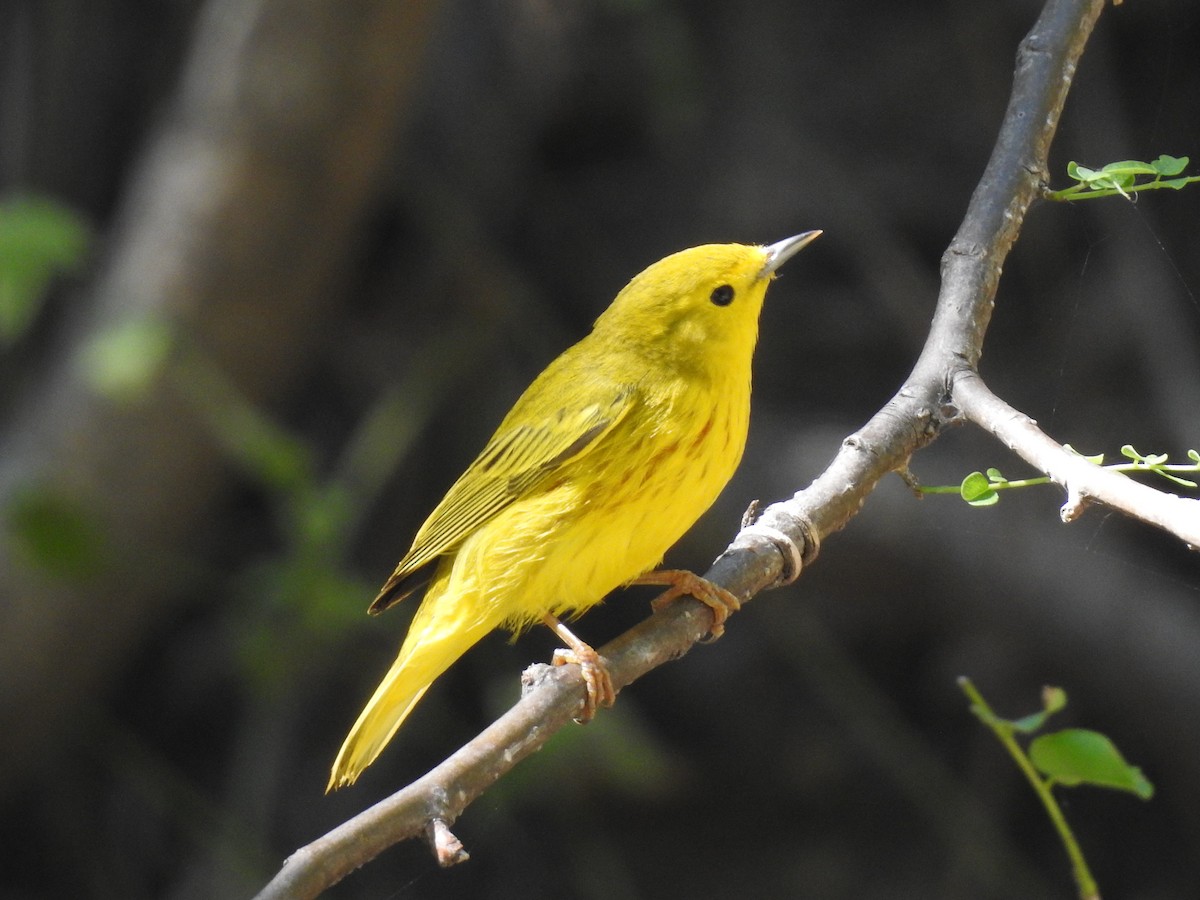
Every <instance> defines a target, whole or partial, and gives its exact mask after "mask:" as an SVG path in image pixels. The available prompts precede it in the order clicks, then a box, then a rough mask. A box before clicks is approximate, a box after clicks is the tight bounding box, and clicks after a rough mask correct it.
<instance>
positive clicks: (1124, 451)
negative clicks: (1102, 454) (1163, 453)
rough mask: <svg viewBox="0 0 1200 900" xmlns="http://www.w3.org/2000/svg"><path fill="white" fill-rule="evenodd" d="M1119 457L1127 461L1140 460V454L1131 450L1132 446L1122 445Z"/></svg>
mask: <svg viewBox="0 0 1200 900" xmlns="http://www.w3.org/2000/svg"><path fill="white" fill-rule="evenodd" d="M1121 455H1122V456H1124V457H1126V458H1127V459H1133V460H1138V459H1141V458H1142V454H1140V453H1138V452H1137V451H1136V450H1134V449H1133V444H1122V445H1121Z"/></svg>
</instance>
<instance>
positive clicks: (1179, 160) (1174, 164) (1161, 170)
mask: <svg viewBox="0 0 1200 900" xmlns="http://www.w3.org/2000/svg"><path fill="white" fill-rule="evenodd" d="M1189 162H1191V160H1189V159H1188V158H1187V157H1186V156H1168V155H1167V154H1166V153H1164V154H1162V155H1161V156H1160V157H1159V158H1158V159H1156V160H1155V161H1154V162H1153V163H1152V165H1153V166H1154V171H1155V172H1157V173H1158V174H1159V175H1178V174H1179V173H1180V172H1182V171H1183V170H1184V169H1186V168H1187V167H1188V163H1189Z"/></svg>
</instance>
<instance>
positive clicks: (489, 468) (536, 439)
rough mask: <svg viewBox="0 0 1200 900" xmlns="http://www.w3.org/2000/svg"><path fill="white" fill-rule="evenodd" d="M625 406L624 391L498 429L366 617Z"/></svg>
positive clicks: (590, 440)
mask: <svg viewBox="0 0 1200 900" xmlns="http://www.w3.org/2000/svg"><path fill="white" fill-rule="evenodd" d="M633 401H634V391H633V389H632V388H628V389H625V390H622V391H619V392H617V394H616V396H615V398H614V399H613V400H612V401H611V402H608V403H593V404H590V405H588V406H586V407H581V408H579V409H560V410H558V411H557V412H556V413H554V414H552V415H551V416H549V417H547V418H546V420H545V421H541V422H536V423H523V424H515V423H514V424H513V425H512V426H511V427H508V428H504V427H501V429H500V430H499V431H498V432H496V434H495V435H493V436H492V439H491V440H490V441H488V444H487V446H486V447H484V448H483V451H482V452H481V453H480V454H479V456H478V457H477V458H476V460H475V461H474V462H473V463H471V465H470V466H469V467H468V468H467V470H466V471H465V472H464V473H463V474H462V476H461V477H460V478H459V479H458V481H456V482H455V483H454V485H453V486H452V487H451V488H450V490H449V492H448V493H447V494H446V496H445V497H444V498H443V499H442V502H441V503H439V504H438V506H437V508H436V509H435V510H434V511H433V512H432V513H430V515H429V518H428V519H426V520H425V524H424V525H422V526H421V529H420V531H418V532H417V536H416V538H415V539H414V540H413V545H412V548H411V549H410V550H409V551H408V553H407V554H406V555H405V557H404V559H402V560H400V564H399V565H398V566H397V567H396V571H395V572H393V573H392V577H391V578H389V579H388V581H387V583H386V584H385V585H384V586H383V588H382V589H381V590H380V592H379V596H378V597H376V598H375V602H373V603H372V604H371V607H370V610H369V612H371V613H373V614H374V613H379V612H382V611H383V610H385V609H387V608H388V607H389V606H391V605H392V604H394V603H398V602H400V601H401V600H403V599H404V598H405V597H407V596H408V595H409V594H411V593H412V592H413V591H415V590H417V589H418V588H420V587H421V586H422V585H424V584H425V582H426V581H427V580H428V578H429V575H430V573H429V572H427V571H425V570H426V567H427V566H428V565H429V564H430V563H432V562H434V561H435V560H436V559H437V558H438V557H439V556H442V555H443V554H446V553H449V552H451V551H453V550H454V549H455V548H456V547H458V545H459V544H461V543H462V542H463V541H464V540H466V538H467V537H468V536H469V535H470V534H471V533H472V532H474V531H475V530H476V529H478V528H480V527H481V526H482V525H484V524H485V523H487V522H488V521H489V520H491V519H492V518H493V517H494V516H495V515H496V514H497V513H499V512H500V511H501V510H502V509H504V508H505V507H506V506H508V505H509V504H510V503H512V502H513V501H514V500H516V499H517V498H519V497H521V496H522V495H524V494H525V493H527V492H528V491H529V490H531V489H532V488H533V487H535V486H536V485H537V484H538V483H539V482H541V481H542V480H543V479H544V478H545V477H546V476H548V475H550V474H552V473H553V472H556V471H558V470H559V469H561V468H562V466H564V465H565V464H567V463H568V462H570V461H572V460H574V459H577V458H579V457H580V456H582V455H583V454H584V453H586V452H587V451H588V450H589V449H591V448H592V447H594V446H595V445H596V443H597V442H598V441H599V440H600V439H601V438H602V437H604V435H606V434H607V433H608V432H609V431H611V430H612V429H613V428H614V427H616V425H617V423H618V422H620V421H621V419H623V418H624V417H625V416H626V414H628V412H629V410H630V409H631V408H632V407H633Z"/></svg>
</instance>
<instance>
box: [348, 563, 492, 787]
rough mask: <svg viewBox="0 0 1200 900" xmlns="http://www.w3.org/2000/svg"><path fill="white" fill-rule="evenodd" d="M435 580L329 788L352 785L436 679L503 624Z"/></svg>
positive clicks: (351, 735)
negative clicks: (446, 590)
mask: <svg viewBox="0 0 1200 900" xmlns="http://www.w3.org/2000/svg"><path fill="white" fill-rule="evenodd" d="M440 587H441V585H440V584H435V585H434V586H433V587H432V588H431V589H430V592H429V593H428V594H426V596H425V600H424V602H422V604H421V608H420V609H419V610H417V614H416V616H415V617H414V618H413V622H412V625H411V626H410V628H409V630H408V636H407V637H406V638H405V639H404V645H403V646H402V647H401V648H400V655H399V656H397V657H396V661H395V662H394V663H392V667H391V669H389V670H388V673H387V675H386V676H384V679H383V681H382V682H380V685H379V687H377V688H376V689H375V693H374V694H373V695H372V696H371V699H370V700H368V701H367V705H366V708H365V709H363V711H362V713H360V714H359V717H358V721H357V722H355V723H354V727H353V728H351V729H350V733H349V734H348V735H347V736H346V740H345V741H344V742H343V743H342V749H341V750H339V751H338V755H337V759H336V760H334V762H333V769H332V771H331V772H330V775H329V785H328V786H327V787H326V788H325V792H326V793H328V792H329V791H331V790H334V789H336V788H340V787H346V786H347V785H351V784H354V782H355V780H357V778H358V776H359V775H361V774H362V772H363V770H364V769H365V768H366V767H367V766H369V765H370V764H371V763H372V762H374V761H375V757H377V756H378V755H379V753H380V751H381V750H383V748H384V747H385V746H387V743H388V741H390V740H391V739H392V735H394V734H395V733H396V729H398V728H399V727H400V725H401V723H402V722H403V721H404V720H405V718H407V717H408V714H409V713H410V712H412V710H413V707H415V706H416V705H417V701H419V700H420V699H421V697H422V696H424V694H425V691H426V690H427V689H428V688H429V685H431V684H432V683H433V681H434V679H435V678H437V677H438V676H439V675H441V674H442V673H443V672H445V671H446V669H448V668H449V667H450V666H451V664H452V663H453V662H454V661H455V660H456V659H458V658H459V657H460V656H462V655H463V654H464V653H466V652H467V650H469V649H470V648H471V646H473V645H474V644H475V643H476V642H477V641H479V640H480V639H481V638H482V637H483V636H484V635H485V634H487V633H488V632H489V631H491V630H492V629H493V628H495V627H496V626H497V625H498V624H499V623H498V622H494V621H491V620H490V618H488V617H486V616H479V615H477V614H476V615H471V613H472V612H475V613H477V612H478V610H471V609H470V607H471V605H472V604H469V603H464V602H463V598H462V597H458V596H455V595H448V594H444V593H442V592H441V591H439V590H438V589H439V588H440Z"/></svg>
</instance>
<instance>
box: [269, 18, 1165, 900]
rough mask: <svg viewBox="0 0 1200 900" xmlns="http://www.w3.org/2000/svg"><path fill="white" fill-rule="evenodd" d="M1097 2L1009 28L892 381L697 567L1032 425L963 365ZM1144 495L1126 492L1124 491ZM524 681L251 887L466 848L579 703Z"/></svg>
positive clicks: (773, 581)
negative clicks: (901, 377) (426, 764)
mask: <svg viewBox="0 0 1200 900" xmlns="http://www.w3.org/2000/svg"><path fill="white" fill-rule="evenodd" d="M1103 6H1104V0H1049V2H1048V3H1047V4H1046V6H1045V8H1044V9H1043V11H1042V13H1041V16H1040V17H1039V19H1038V21H1037V23H1036V24H1035V25H1034V27H1033V29H1032V30H1031V31H1030V32H1029V34H1028V35H1027V36H1026V38H1025V39H1024V40H1023V41H1022V43H1021V46H1020V49H1019V51H1018V54H1017V64H1016V72H1015V77H1014V83H1013V90H1012V94H1011V97H1010V101H1009V105H1008V109H1007V112H1006V115H1005V118H1004V122H1003V125H1002V128H1001V131H1000V134H999V136H998V138H997V141H996V144H995V147H994V150H993V153H992V157H991V159H990V160H989V162H988V165H987V167H986V169H985V171H984V174H983V177H982V179H981V180H980V183H979V185H978V187H977V188H976V190H975V192H974V194H973V196H972V198H971V201H970V205H969V207H968V210H967V213H966V216H965V217H964V219H963V223H962V226H961V227H960V228H959V231H958V233H957V234H956V235H955V237H954V240H953V241H952V242H951V244H950V246H949V248H948V249H947V251H946V253H945V255H944V257H943V260H942V286H941V291H940V295H939V298H938V303H937V307H936V310H935V313H934V317H933V322H932V325H931V328H930V331H929V336H928V340H927V341H926V344H925V347H924V349H923V351H922V353H921V355H920V357H919V358H918V360H917V363H916V365H915V366H914V368H913V371H912V373H911V374H910V376H909V377H908V379H907V380H906V381H905V383H904V385H903V386H902V387H901V388H900V390H899V391H898V392H897V393H896V395H895V396H894V397H893V398H892V399H891V400H890V401H889V402H888V403H887V404H886V405H885V406H884V407H883V408H882V409H881V410H879V412H878V413H876V414H875V415H874V416H873V417H872V418H871V419H870V420H869V421H868V422H867V423H866V424H865V425H864V426H863V427H862V428H861V429H860V430H859V431H857V432H856V433H854V434H853V435H851V436H849V437H848V438H846V439H845V441H843V444H842V447H841V449H840V450H839V452H838V454H837V455H836V457H835V458H834V460H833V461H832V463H831V464H830V465H829V467H828V468H827V469H826V470H825V471H824V472H823V473H822V474H821V475H820V476H819V477H818V478H817V479H816V480H815V481H814V482H813V483H812V484H811V485H810V486H809V487H808V488H806V489H804V490H802V491H800V492H798V493H797V494H795V495H794V496H793V497H791V498H789V499H788V500H786V501H782V502H780V503H776V504H773V505H771V506H769V507H768V508H767V509H766V510H765V511H764V512H763V514H762V516H761V517H759V518H758V519H757V520H756V521H755V522H753V523H751V524H748V525H746V526H745V527H743V529H742V530H741V532H740V533H739V534H738V536H737V537H736V538H735V539H734V541H733V543H731V544H730V546H729V548H728V549H727V550H726V551H725V552H724V553H723V554H722V555H721V556H720V557H719V558H718V559H717V560H716V562H714V564H713V566H712V567H711V568H710V570H709V571H708V572H707V573H706V575H705V577H706V578H708V579H710V580H712V581H714V582H716V583H717V584H720V585H722V586H723V587H725V588H727V589H728V590H730V591H732V592H733V593H734V594H736V595H738V596H739V597H741V598H745V599H749V598H750V597H752V596H754V595H755V594H757V593H758V592H759V591H761V590H764V589H768V588H771V587H775V586H778V585H780V584H783V583H787V582H789V581H791V580H793V579H794V578H796V577H797V576H798V575H799V574H800V569H801V567H802V566H803V565H806V564H808V563H809V562H811V561H812V560H813V558H815V556H816V554H817V552H818V550H819V547H820V543H821V541H822V540H823V539H824V538H825V537H827V536H828V535H829V534H831V533H833V532H836V531H838V530H840V529H841V528H842V527H844V526H845V525H846V523H847V522H848V521H849V520H850V519H851V518H852V517H853V516H854V515H855V514H856V513H857V512H858V510H859V509H860V508H861V507H862V505H863V503H864V502H865V500H866V498H867V497H868V496H869V495H870V494H871V492H872V491H873V490H874V488H875V486H876V485H877V484H878V483H879V481H880V480H881V479H882V478H883V477H884V476H885V475H887V474H888V473H890V472H893V471H903V470H904V469H905V468H906V466H907V463H908V460H909V458H910V457H911V456H912V454H913V453H915V452H916V451H918V450H920V449H921V448H923V447H925V446H926V445H928V444H929V443H930V442H931V441H933V440H934V439H936V437H937V436H938V434H939V433H940V431H941V430H942V429H943V428H944V427H945V426H947V425H950V424H954V423H956V422H958V421H962V419H963V414H960V412H959V410H960V409H962V410H963V412H964V413H965V416H966V418H968V419H969V420H971V421H974V422H976V423H978V424H984V422H985V421H986V422H990V423H992V424H991V425H990V426H988V427H989V430H992V432H993V433H994V434H996V435H997V436H998V437H1001V439H1002V440H1005V441H1006V443H1009V445H1010V446H1013V447H1016V448H1021V447H1023V446H1024V445H1025V444H1026V442H1027V441H1032V440H1034V438H1033V436H1032V435H1030V434H1029V433H1028V427H1030V423H1029V422H1028V420H1027V419H1026V420H1024V421H1023V422H1021V425H1020V426H1019V427H1016V428H1013V427H1010V426H1008V425H1005V424H1003V422H1001V419H1002V418H1003V417H999V418H997V417H996V416H995V415H993V413H994V412H995V406H994V404H991V405H989V403H990V401H987V400H986V398H987V397H990V396H991V395H990V392H986V388H985V387H984V386H983V383H982V380H981V379H980V378H979V376H978V374H977V372H976V366H977V364H978V361H979V358H980V356H981V354H982V349H983V341H984V336H985V334H986V332H987V328H988V324H989V321H990V319H991V313H992V309H993V306H994V302H995V295H996V288H997V285H998V284H999V279H1000V274H1001V270H1002V268H1003V264H1004V260H1005V258H1006V256H1007V254H1008V252H1009V250H1010V249H1011V247H1012V245H1013V243H1014V241H1015V240H1016V238H1017V235H1018V233H1019V231H1020V228H1021V225H1022V222H1023V221H1024V218H1025V215H1026V213H1027V212H1028V210H1029V208H1030V207H1031V205H1032V204H1033V203H1034V201H1035V200H1036V199H1037V198H1038V197H1039V196H1040V193H1041V191H1042V190H1043V187H1044V184H1045V181H1046V174H1047V155H1048V152H1049V148H1050V144H1051V141H1052V140H1053V137H1054V133H1055V129H1056V127H1057V124H1058V120H1059V116H1060V114H1061V112H1062V109H1063V106H1064V104H1065V102H1066V97H1067V93H1068V91H1069V89H1070V86H1071V81H1072V78H1073V76H1074V73H1075V69H1076V66H1077V64H1078V61H1079V58H1080V56H1081V55H1082V53H1083V50H1084V46H1085V44H1086V42H1087V39H1088V37H1089V35H1090V34H1091V32H1092V29H1093V27H1094V25H1095V22H1096V20H1097V19H1098V17H1099V15H1100V13H1101V11H1102V9H1103ZM985 392H986V393H985ZM993 399H995V398H993ZM996 402H1000V401H998V400H996ZM1018 415H1019V414H1018ZM1013 421H1019V419H1018V420H1013ZM997 423H999V424H997ZM1038 434H1040V432H1039V433H1038ZM1042 439H1043V440H1048V439H1045V438H1044V436H1042ZM1055 446H1057V445H1055ZM1063 452H1064V454H1065V451H1063ZM1023 455H1024V454H1023ZM1026 458H1027V459H1029V460H1030V461H1031V462H1034V463H1035V464H1037V463H1038V461H1041V462H1043V463H1045V464H1046V465H1048V466H1051V467H1052V468H1054V470H1055V471H1059V472H1060V474H1062V475H1063V481H1064V483H1078V473H1077V472H1075V471H1074V469H1072V470H1071V471H1066V469H1065V468H1063V467H1064V466H1065V463H1063V461H1062V459H1061V458H1060V457H1059V456H1058V455H1056V454H1055V453H1054V452H1053V450H1052V449H1051V448H1047V447H1045V446H1040V452H1038V453H1032V452H1031V453H1030V454H1029V455H1028V456H1027V457H1026ZM1047 461H1049V462H1047ZM1093 468H1094V467H1093ZM1047 471H1050V470H1049V469H1047ZM1052 474H1053V473H1052ZM1110 474H1111V473H1105V475H1110ZM1056 477H1057V476H1056ZM1113 477H1117V478H1119V477H1120V476H1113ZM1104 481H1105V484H1104V485H1100V484H1099V482H1098V481H1096V482H1087V486H1088V489H1087V491H1086V495H1087V496H1090V497H1099V496H1101V495H1102V494H1103V493H1104V491H1105V490H1106V488H1107V487H1108V479H1104ZM1130 483H1131V484H1132V482H1130ZM1093 487H1094V490H1093ZM1137 487H1141V486H1140V485H1139V486H1137ZM1146 490H1149V489H1146ZM1151 493H1154V492H1151ZM1143 499H1144V498H1141V495H1140V494H1139V498H1138V499H1137V500H1136V502H1138V503H1140V502H1142V500H1143ZM1131 502H1135V501H1131ZM1117 508H1124V507H1119V506H1118V507H1117ZM1143 518H1144V517H1143ZM1147 520H1148V521H1152V519H1147ZM710 615H711V614H710V612H709V611H708V610H707V608H706V607H704V606H702V605H701V604H700V603H698V602H691V601H686V600H685V601H681V602H679V603H676V604H672V605H671V606H669V607H668V608H666V609H664V610H662V611H660V612H657V613H655V614H654V615H652V616H651V617H650V618H648V619H647V620H645V621H644V622H642V623H640V624H639V625H637V626H636V627H634V628H633V629H631V630H630V631H628V632H626V633H625V634H624V635H622V636H620V637H619V638H617V639H616V640H614V641H613V642H611V643H610V644H608V645H606V646H605V647H603V648H601V653H602V655H603V656H604V657H605V659H606V661H607V662H608V665H609V668H610V671H611V674H612V676H613V683H614V686H615V687H616V688H617V689H620V688H621V687H624V686H625V685H627V684H629V683H631V682H632V681H634V680H636V679H637V678H639V677H641V676H642V675H644V674H645V673H646V672H648V671H650V670H651V669H653V668H655V667H657V666H659V665H661V664H662V663H664V662H667V661H669V660H671V659H675V658H677V657H679V656H680V655H682V654H683V653H685V652H687V650H688V649H690V648H691V647H692V646H693V645H694V644H695V643H696V642H697V641H698V640H700V639H701V638H702V637H704V635H705V634H706V632H707V630H708V626H709V624H710V622H711V619H710ZM524 684H525V688H526V689H525V692H524V694H523V696H522V698H521V700H520V701H519V702H518V703H517V704H516V705H515V706H514V707H513V708H512V709H510V710H509V711H508V712H507V713H506V714H505V715H503V716H502V717H501V718H500V719H498V720H497V721H496V722H495V723H493V724H492V725H491V726H490V727H488V728H487V729H486V730H484V731H483V732H482V733H481V734H480V735H479V736H478V737H477V738H475V739H474V740H472V741H471V742H470V743H468V744H467V745H465V746H464V747H462V748H461V749H460V750H459V751H458V752H456V753H455V754H454V755H453V756H451V757H450V758H449V759H447V760H446V761H445V762H443V763H442V764H441V765H439V766H438V767H436V768H435V769H433V770H432V771H430V772H429V773H428V774H426V775H425V776H424V777H422V778H420V779H418V780H417V781H415V782H413V783H412V784H411V785H409V786H408V787H406V788H404V789H402V790H401V791H399V792H397V793H396V794H394V795H392V796H391V797H389V798H387V799H386V800H384V801H382V802H380V803H378V804H376V805H375V806H373V807H371V808H370V809H368V810H366V811H365V812H363V813H361V814H359V815H358V816H356V817H354V818H353V819H351V820H349V821H347V822H345V823H344V824H342V825H340V826H339V827H337V828H335V829H334V830H332V831H330V832H329V833H328V834H326V835H325V836H323V837H322V838H320V839H318V840H317V841H314V842H313V843H311V844H309V845H307V846H305V847H303V848H301V849H300V850H298V851H297V852H296V853H294V854H293V855H292V856H291V857H290V858H289V859H288V860H287V861H286V863H285V864H284V866H283V868H282V869H281V871H280V872H279V873H278V874H277V875H276V877H275V878H274V879H273V880H272V881H271V882H270V883H269V884H268V885H267V886H266V887H265V888H264V890H263V891H262V892H261V893H260V894H259V898H261V900H271V898H284V897H287V898H300V897H314V896H316V895H318V894H319V893H320V892H321V891H323V890H324V889H325V888H327V887H329V886H330V885H332V884H334V883H336V882H337V881H338V880H340V879H341V878H343V877H344V876H345V875H346V874H348V873H349V872H351V871H353V870H354V869H355V868H357V867H359V866H361V865H363V864H364V863H366V862H367V861H369V860H370V859H372V858H373V857H375V856H376V855H378V854H379V853H380V852H381V851H382V850H384V849H385V848H386V847H388V846H390V845H391V844H393V843H395V842H397V841H400V840H403V839H405V838H409V837H413V836H416V835H418V834H422V833H427V834H429V835H431V840H432V841H433V843H434V845H435V849H436V850H437V851H438V854H439V859H440V860H442V861H443V862H444V863H447V862H450V863H452V862H456V861H459V860H461V859H462V858H465V851H462V850H461V847H460V846H456V845H457V841H456V839H455V838H454V837H453V835H452V833H451V832H450V830H449V826H450V825H451V824H452V823H453V822H454V821H455V819H456V818H457V817H458V816H459V815H460V814H461V813H462V811H463V810H464V809H465V808H466V807H467V806H468V805H469V804H470V803H471V802H472V801H473V800H474V799H476V798H477V797H478V796H479V795H480V794H482V793H483V792H484V791H485V790H486V789H487V788H488V787H489V786H490V785H491V784H493V783H494V782H495V781H496V780H497V779H498V778H500V777H501V776H502V775H503V774H504V773H505V772H507V771H508V770H509V769H511V768H512V767H513V766H515V765H516V764H517V763H518V762H519V761H520V760H521V759H523V758H525V757H526V756H528V755H530V754H531V753H533V752H534V751H535V750H537V749H538V748H540V747H541V746H542V745H543V744H544V743H545V742H546V740H547V739H548V738H549V737H550V736H551V735H552V734H553V733H554V732H555V731H557V730H558V729H559V728H561V727H563V726H564V725H566V724H567V722H568V721H569V720H570V719H571V718H572V716H573V715H574V714H575V713H576V712H577V711H578V710H579V708H580V707H581V705H582V701H583V687H582V681H581V679H580V678H579V675H578V670H577V669H576V667H573V666H568V667H563V668H558V669H553V668H551V667H548V666H543V665H537V666H533V667H531V668H530V669H529V670H527V672H526V673H525V676H524Z"/></svg>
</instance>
